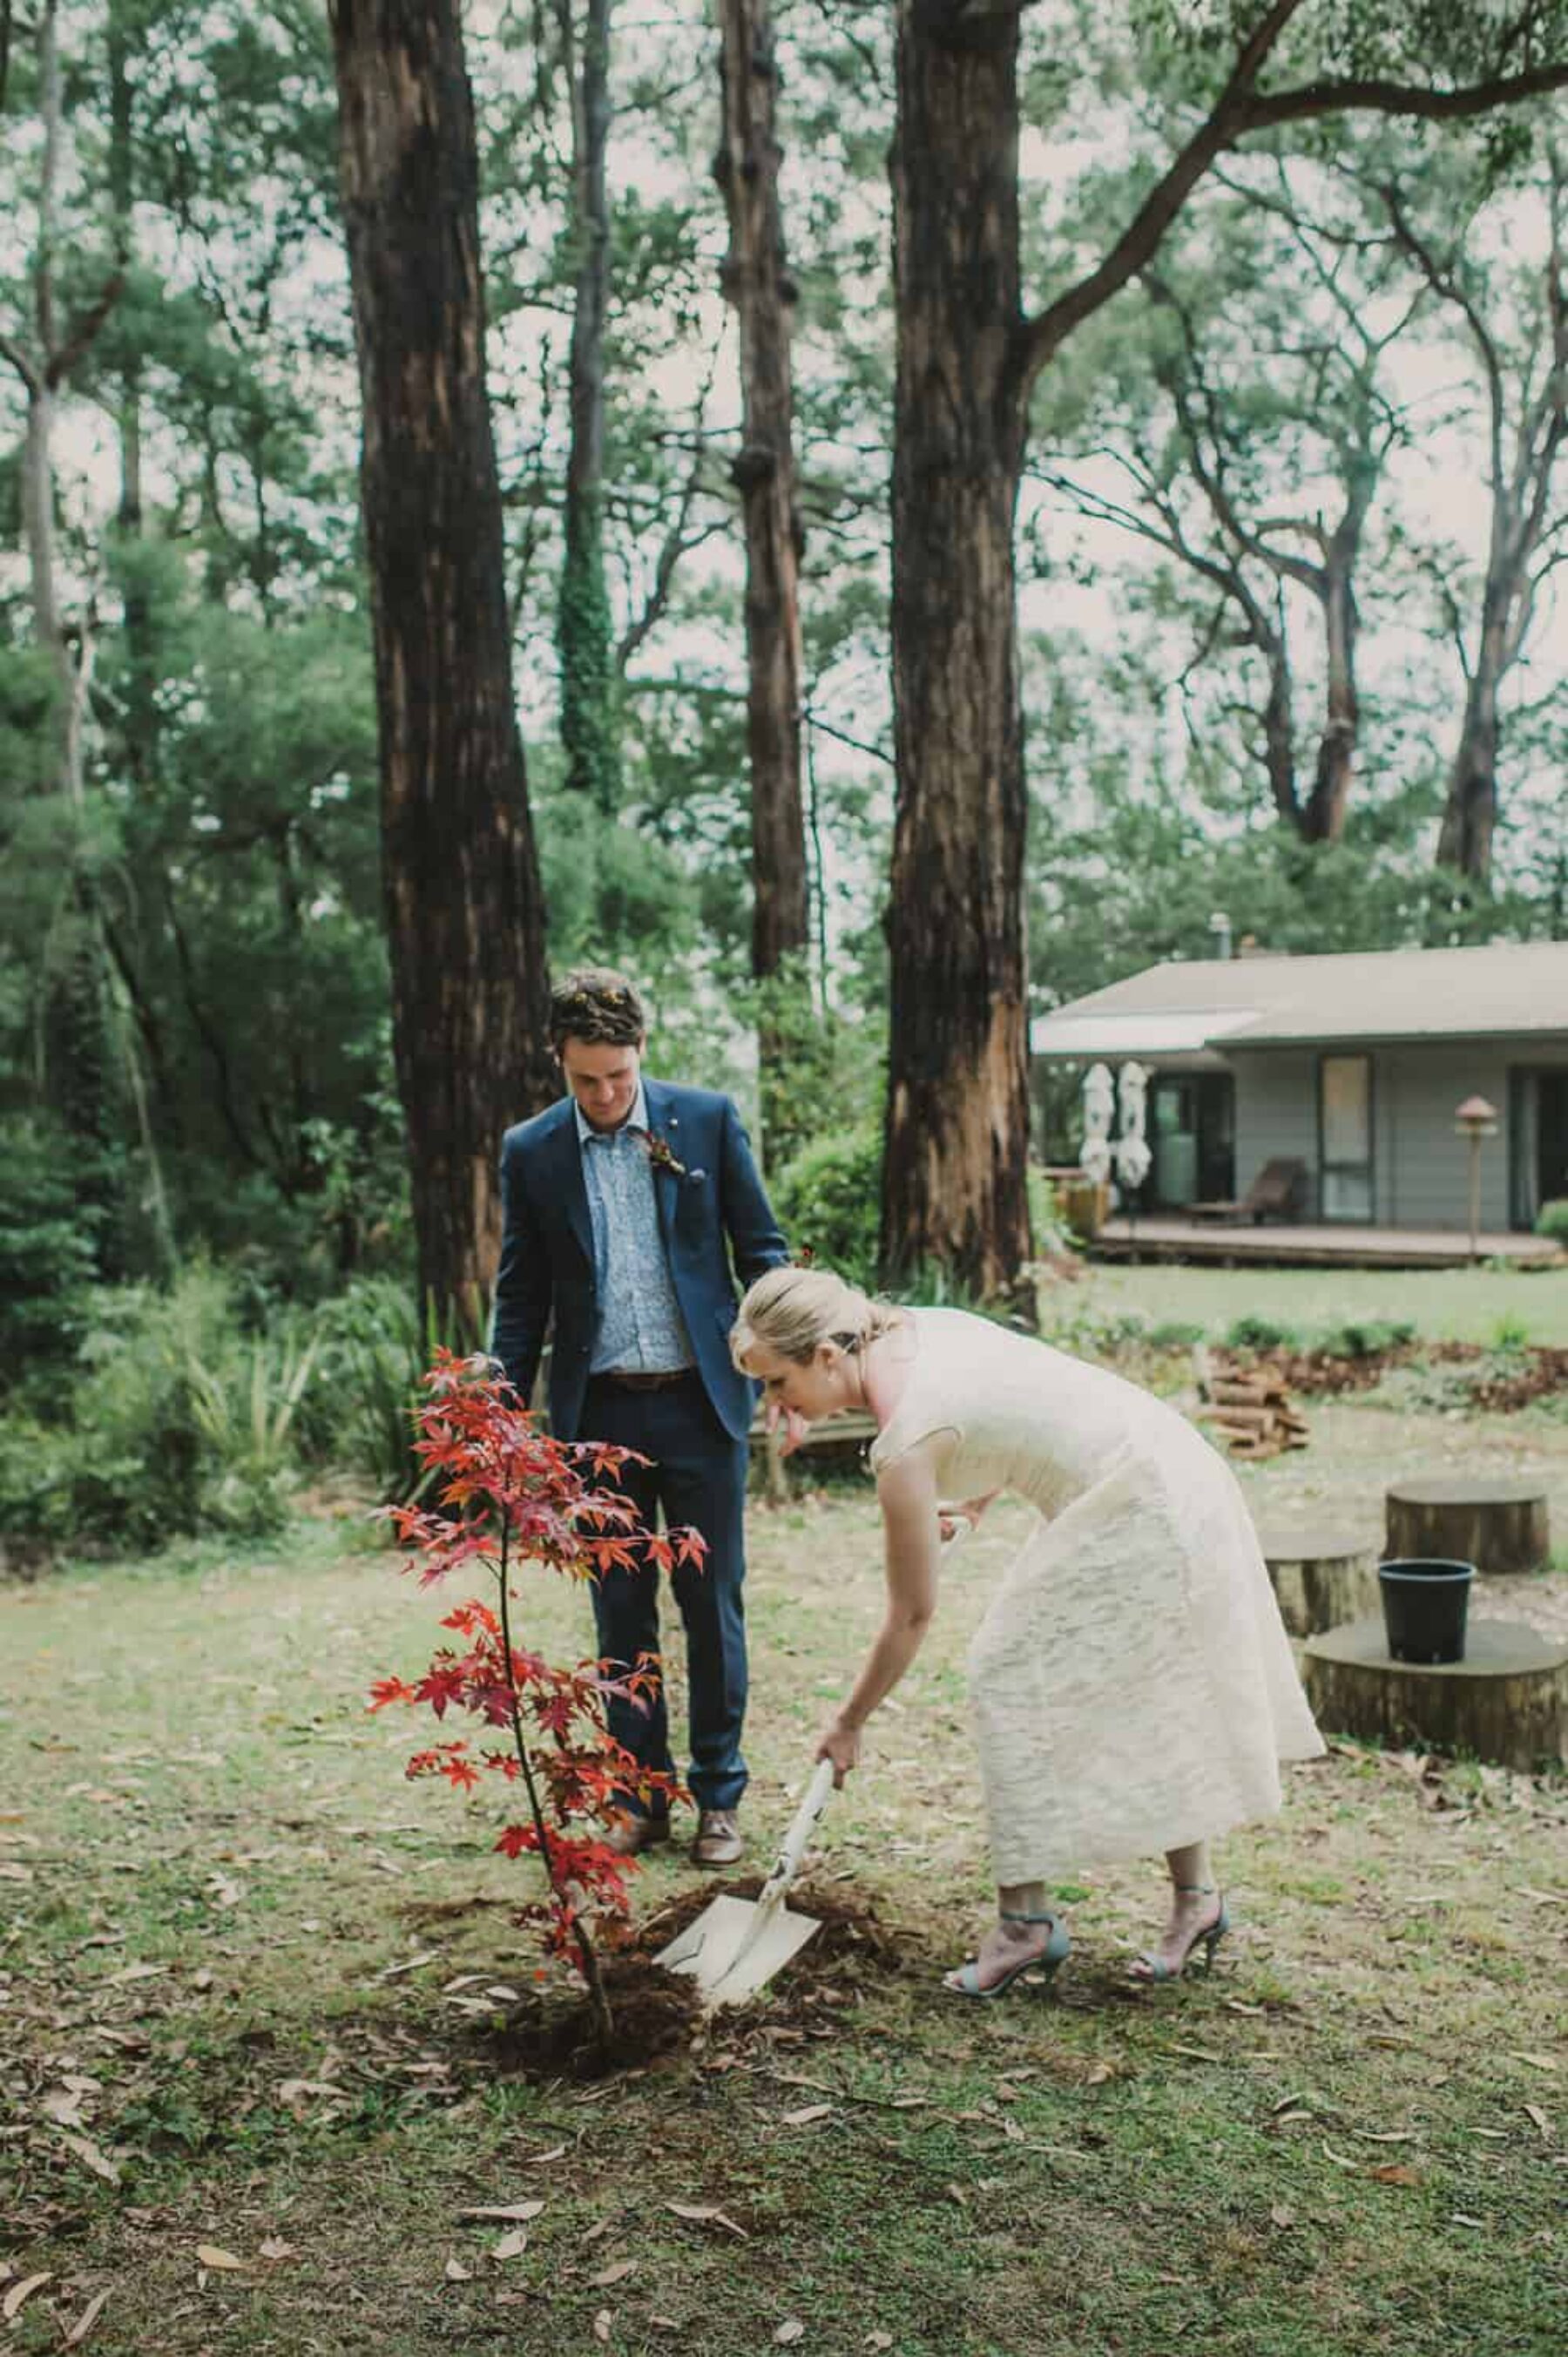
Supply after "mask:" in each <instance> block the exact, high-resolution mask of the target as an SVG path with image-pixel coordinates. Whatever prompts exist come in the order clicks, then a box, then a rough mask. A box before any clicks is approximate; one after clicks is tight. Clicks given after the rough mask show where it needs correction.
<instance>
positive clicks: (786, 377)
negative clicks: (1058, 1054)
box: [714, 0, 811, 1147]
mask: <svg viewBox="0 0 1568 2357" xmlns="http://www.w3.org/2000/svg"><path fill="white" fill-rule="evenodd" d="M719 19H720V29H721V32H722V35H723V48H722V52H721V77H722V84H723V95H724V136H723V142H722V144H721V145H720V148H719V152H718V155H717V156H716V157H715V159H714V177H715V178H716V179H717V180H718V183H719V186H720V188H722V189H723V191H724V198H725V207H726V210H727V211H728V215H729V231H730V242H729V252H728V254H727V255H726V257H725V268H724V290H725V295H726V296H728V298H729V300H730V302H731V303H732V304H733V305H734V306H735V309H736V319H737V321H738V324H739V330H740V382H741V404H742V408H741V420H742V422H741V447H740V451H739V454H738V456H737V457H736V461H735V464H734V466H733V467H732V468H731V475H732V478H733V479H734V481H735V483H736V487H737V489H738V490H739V491H740V494H741V501H742V507H743V512H744V515H745V522H746V747H747V751H748V754H749V758H750V768H751V876H752V926H751V970H752V973H753V974H754V975H755V976H756V977H757V980H758V981H759V982H766V981H767V980H768V979H769V977H770V976H772V975H774V974H778V973H779V971H780V969H781V968H783V967H784V966H785V965H786V964H787V963H788V962H789V961H790V960H791V959H794V958H798V957H803V955H804V953H805V952H806V951H807V949H808V948H809V946H810V941H811V908H810V891H809V886H808V880H807V878H808V870H807V860H806V824H805V810H804V802H803V798H802V794H801V787H800V705H801V677H802V672H803V662H802V655H801V647H800V550H801V543H802V533H801V527H800V511H799V507H798V504H797V499H796V477H795V447H794V387H793V382H792V376H791V370H790V358H789V337H790V328H791V317H792V313H793V309H794V303H795V287H794V284H793V281H792V280H791V278H790V276H789V269H788V266H787V264H786V261H785V252H784V227H783V217H782V213H781V210H780V207H779V141H778V135H777V130H776V123H775V98H776V94H777V90H778V68H777V65H776V63H775V57H774V46H773V29H772V22H771V15H770V10H769V7H768V0H720V7H719ZM759 1048H760V1061H761V1071H762V1082H763V1108H762V1111H763V1124H762V1126H763V1139H764V1145H765V1147H766V1145H767V1141H768V1134H769V1131H770V1130H772V1131H774V1132H777V1131H778V1130H779V1127H780V1125H781V1123H782V1120H783V1108H782V1107H781V1106H780V1105H779V1103H777V1102H776V1101H775V1100H776V1096H777V1089H776V1088H775V1087H772V1086H770V1078H772V1077H776V1079H777V1082H778V1083H779V1085H783V1084H784V1083H785V1082H787V1077H788V1076H787V1075H785V1074H784V1073H783V1072H782V1071H781V1070H780V1066H781V1061H782V1056H781V1045H780V1041H779V1039H778V1038H777V1037H776V1036H774V1032H773V1030H772V1028H770V1027H769V1025H768V1023H767V1021H766V1020H765V1022H764V1025H763V1028H762V1036H761V1039H760V1041H759Z"/></svg>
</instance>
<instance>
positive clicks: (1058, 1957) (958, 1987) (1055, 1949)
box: [942, 1909, 1072, 1997]
mask: <svg viewBox="0 0 1568 2357" xmlns="http://www.w3.org/2000/svg"><path fill="white" fill-rule="evenodd" d="M999 1920H1000V1921H1002V1922H1004V1923H1048V1924H1049V1925H1050V1927H1051V1929H1050V1936H1049V1938H1048V1939H1047V1942H1046V1944H1045V1946H1044V1947H1043V1948H1041V1949H1040V1950H1039V1951H1038V1952H1037V1953H1036V1954H1034V1955H1030V1956H1026V1957H1025V1958H1024V1959H1023V1961H1022V1963H1020V1964H1013V1965H1011V1966H1009V1968H1008V1970H1007V1971H1006V1972H1004V1974H1003V1975H1001V1977H1000V1979H998V1980H993V1981H989V1982H987V1984H986V1986H984V1988H982V1987H981V1986H980V1959H979V1958H978V1957H977V1956H971V1958H970V1959H969V1961H968V1963H967V1964H960V1966H959V1968H958V1970H957V1971H956V1972H955V1973H950V1974H949V1975H947V1977H946V1979H945V1980H944V1981H943V1983H942V1986H943V1987H944V1988H947V1989H950V1990H951V1991H952V1994H953V1995H954V1996H976V1997H993V1996H1003V1995H1004V1994H1005V1992H1006V1991H1007V1990H1008V1989H1010V1988H1011V1987H1012V1986H1013V1984H1014V1982H1015V1981H1018V1980H1022V1979H1023V1977H1024V1975H1025V1974H1026V1973H1040V1974H1042V1975H1044V1978H1043V1980H1042V1981H1041V1982H1040V1983H1039V1984H1038V1986H1041V1987H1048V1986H1049V1985H1050V1983H1051V1982H1052V1981H1053V1980H1054V1979H1055V1978H1056V1975H1057V1974H1058V1972H1059V1971H1060V1970H1061V1967H1062V1964H1063V1963H1064V1962H1065V1960H1066V1959H1067V1957H1068V1956H1069V1955H1070V1954H1071V1953H1072V1942H1071V1940H1070V1939H1069V1936H1068V1928H1067V1925H1066V1924H1065V1923H1064V1922H1062V1921H1060V1920H1059V1918H1058V1917H1057V1916H1055V1915H1014V1914H1010V1913H1008V1912H1007V1910H1005V1909H1004V1910H1003V1911H1002V1914H1001V1916H1000V1919H999Z"/></svg>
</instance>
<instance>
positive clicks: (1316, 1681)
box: [1304, 1614, 1568, 1773]
mask: <svg viewBox="0 0 1568 2357" xmlns="http://www.w3.org/2000/svg"><path fill="white" fill-rule="evenodd" d="M1304 1671H1305V1684H1306V1692H1307V1698H1308V1700H1309V1701H1310V1702H1311V1704H1312V1707H1313V1709H1314V1711H1315V1712H1316V1717H1317V1722H1318V1725H1319V1726H1320V1727H1323V1728H1325V1729H1326V1730H1329V1731H1332V1732H1333V1733H1335V1734H1337V1735H1359V1736H1369V1737H1373V1738H1377V1739H1379V1740H1380V1741H1382V1742H1386V1743H1395V1744H1400V1745H1405V1744H1411V1743H1416V1744H1419V1745H1420V1746H1421V1747H1422V1748H1423V1749H1424V1750H1431V1751H1463V1752H1468V1753H1471V1754H1473V1756H1474V1757H1475V1758H1476V1759H1477V1760H1490V1761H1491V1762H1492V1763H1493V1765H1494V1766H1496V1767H1498V1768H1517V1769H1520V1770H1524V1771H1526V1772H1527V1773H1528V1772H1530V1771H1531V1770H1537V1769H1540V1768H1542V1767H1553V1768H1560V1767H1562V1766H1563V1765H1564V1764H1565V1763H1568V1643H1565V1642H1563V1640H1562V1639H1560V1638H1547V1637H1543V1636H1541V1633H1540V1631H1538V1630H1534V1629H1530V1628H1528V1627H1526V1626H1525V1625H1524V1623H1523V1622H1522V1621H1518V1620H1472V1621H1471V1623H1470V1628H1469V1634H1468V1638H1467V1641H1466V1648H1465V1659H1464V1660H1463V1661H1462V1662H1442V1663H1437V1662H1434V1663H1416V1662H1396V1661H1394V1660H1392V1659H1391V1656H1390V1653H1389V1646H1388V1635H1387V1632H1386V1631H1385V1630H1384V1627H1383V1622H1382V1616H1381V1614H1379V1615H1378V1617H1377V1618H1376V1619H1375V1620H1373V1619H1369V1620H1356V1621H1353V1622H1352V1623H1351V1624H1350V1625H1349V1627H1348V1628H1341V1629H1330V1630H1327V1631H1325V1632H1324V1633H1323V1634H1322V1635H1321V1636H1316V1637H1311V1638H1309V1639H1308V1640H1307V1642H1306V1645H1305V1663H1304Z"/></svg>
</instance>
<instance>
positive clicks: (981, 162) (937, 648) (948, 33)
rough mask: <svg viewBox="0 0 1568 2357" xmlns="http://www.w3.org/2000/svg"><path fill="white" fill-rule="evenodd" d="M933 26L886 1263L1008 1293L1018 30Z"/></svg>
mask: <svg viewBox="0 0 1568 2357" xmlns="http://www.w3.org/2000/svg"><path fill="white" fill-rule="evenodd" d="M957 13H958V12H956V11H952V10H950V11H949V12H948V16H949V17H950V19H956V16H957ZM935 16H936V12H935V11H933V10H932V9H931V8H930V7H929V6H926V5H922V0H900V7H899V43H898V131H897V139H896V141H895V145H894V150H893V164H892V172H893V200H894V270H895V278H896V285H897V317H898V350H897V388H896V393H895V428H894V466H893V705H894V743H895V753H896V759H897V780H898V782H897V813H896V820H895V832H894V849H893V875H892V891H891V899H890V904H889V909H888V918H887V930H888V942H889V947H890V949H891V952H892V1002H893V1010H892V1011H893V1024H892V1036H891V1040H890V1054H889V1070H888V1103H887V1121H886V1161H885V1176H884V1182H883V1212H882V1259H883V1265H884V1272H885V1275H886V1276H887V1277H888V1278H890V1279H896V1278H899V1277H903V1276H907V1275H909V1274H910V1273H911V1272H913V1271H914V1270H915V1269H916V1268H917V1267H918V1266H919V1265H921V1264H922V1263H926V1262H932V1263H939V1264H940V1265H943V1266H944V1267H946V1268H949V1269H950V1270H951V1271H953V1272H954V1273H955V1274H957V1275H959V1276H960V1277H961V1279H962V1281H963V1282H964V1283H965V1284H966V1285H968V1286H971V1287H972V1288H973V1289H975V1290H976V1291H979V1292H982V1293H989V1292H992V1291H994V1290H995V1289H997V1288H998V1287H999V1286H1002V1285H1004V1284H1005V1283H1006V1282H1007V1281H1008V1280H1009V1279H1010V1278H1011V1277H1012V1276H1013V1275H1015V1272H1016V1270H1017V1268H1018V1266H1019V1265H1020V1264H1021V1263H1022V1262H1023V1261H1024V1260H1025V1259H1026V1256H1027V1254H1028V1249H1029V1222H1028V1209H1027V1201H1026V1182H1025V1146H1026V1140H1027V1136H1028V1111H1029V1102H1028V1085H1027V1072H1026V1037H1025V973H1024V925H1023V899H1022V883H1023V859H1024V828H1025V787H1024V760H1023V745H1022V724H1021V717H1020V713H1019V703H1018V679H1017V662H1016V636H1015V612H1014V548H1013V531H1014V518H1015V509H1016V505H1017V491H1018V480H1019V473H1020V468H1021V466H1022V461H1023V450H1024V430H1025V404H1026V394H1027V386H1026V378H1025V375H1024V372H1023V371H1022V370H1021V368H1020V365H1019V354H1018V350H1017V348H1016V342H1015V338H1016V334H1017V330H1018V328H1019V326H1020V313H1019V300H1018V283H1019V282H1018V194H1017V185H1018V157H1017V145H1018V105H1017V46H1018V26H1017V19H1016V16H1015V13H1014V12H1013V11H1012V10H1011V9H1009V10H1006V11H1004V12H1003V13H1001V14H998V15H995V16H986V17H983V18H980V19H977V20H976V21H975V24H974V27H973V28H972V29H971V30H968V31H964V30H961V29H960V28H958V27H957V26H956V23H951V22H950V23H949V24H948V25H947V26H946V27H943V26H940V25H938V24H936V23H934V22H933V19H934V18H935ZM944 36H945V37H944ZM938 159H940V161H939V160H938Z"/></svg>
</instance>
